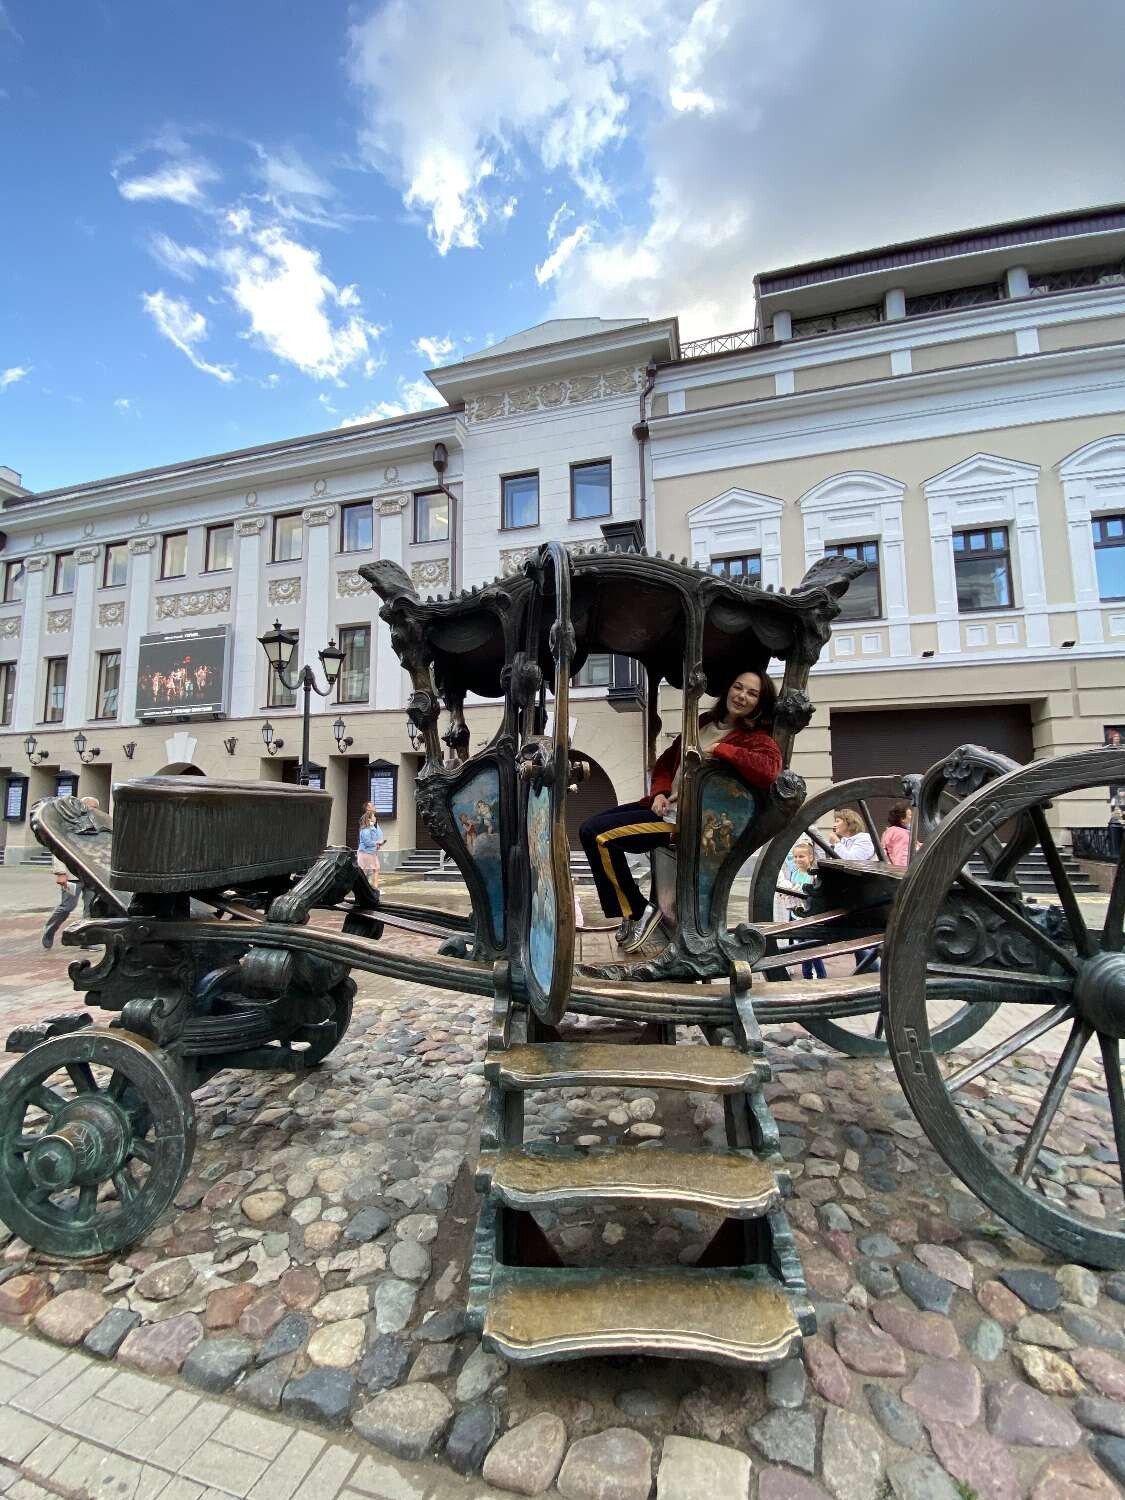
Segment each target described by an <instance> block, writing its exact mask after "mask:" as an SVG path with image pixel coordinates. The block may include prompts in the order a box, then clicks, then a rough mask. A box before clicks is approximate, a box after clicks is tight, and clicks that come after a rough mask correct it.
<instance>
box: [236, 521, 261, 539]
mask: <svg viewBox="0 0 1125 1500" xmlns="http://www.w3.org/2000/svg"><path fill="white" fill-rule="evenodd" d="M234 529H235V530H236V531H237V532H238V534H239V536H261V534H262V532H263V531H265V529H266V518H265V516H241V517H239V519H238V520H237V521H236V522H235V528H234Z"/></svg>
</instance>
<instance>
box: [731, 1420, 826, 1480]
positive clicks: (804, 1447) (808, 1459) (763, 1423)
mask: <svg viewBox="0 0 1125 1500" xmlns="http://www.w3.org/2000/svg"><path fill="white" fill-rule="evenodd" d="M832 1410H835V1408H832ZM747 1434H748V1436H749V1438H750V1441H751V1442H752V1443H753V1444H754V1446H755V1447H756V1448H758V1449H760V1451H761V1452H762V1454H763V1455H764V1456H765V1457H766V1458H767V1459H768V1460H769V1461H770V1463H775V1464H790V1465H792V1467H793V1468H795V1469H801V1470H803V1471H804V1472H805V1473H806V1474H815V1473H816V1417H815V1416H814V1415H813V1414H812V1412H811V1411H781V1410H775V1411H770V1412H767V1413H766V1415H765V1416H764V1417H761V1418H760V1419H759V1420H758V1421H757V1422H754V1423H752V1424H751V1425H750V1426H749V1427H748V1428H747Z"/></svg>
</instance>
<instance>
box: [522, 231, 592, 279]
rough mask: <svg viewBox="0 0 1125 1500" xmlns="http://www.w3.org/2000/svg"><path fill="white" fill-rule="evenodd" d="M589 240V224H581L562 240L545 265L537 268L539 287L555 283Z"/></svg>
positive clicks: (536, 275) (536, 276)
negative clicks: (563, 269)
mask: <svg viewBox="0 0 1125 1500" xmlns="http://www.w3.org/2000/svg"><path fill="white" fill-rule="evenodd" d="M589 238H590V226H589V224H579V226H578V228H577V229H575V230H574V231H572V233H570V234H568V235H567V237H566V239H565V240H560V241H559V243H558V244H557V245H556V247H555V248H554V250H552V251H551V253H550V255H548V257H547V259H546V260H545V261H544V262H543V264H542V265H540V266H536V267H535V279H536V281H537V282H538V283H539V285H540V286H546V285H547V283H548V281H553V280H554V279H555V277H556V276H557V275H558V274H559V272H560V271H561V270H562V268H563V267H564V266H565V265H566V263H567V261H568V260H569V259H570V257H571V256H572V255H573V254H574V252H575V251H576V250H577V249H578V248H579V247H580V246H581V245H584V244H585V243H586V241H587V240H588V239H589Z"/></svg>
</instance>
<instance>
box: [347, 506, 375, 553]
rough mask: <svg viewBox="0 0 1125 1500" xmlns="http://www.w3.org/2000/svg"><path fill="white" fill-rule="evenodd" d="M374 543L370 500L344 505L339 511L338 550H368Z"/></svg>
mask: <svg viewBox="0 0 1125 1500" xmlns="http://www.w3.org/2000/svg"><path fill="white" fill-rule="evenodd" d="M374 545H375V529H374V520H373V517H372V512H371V501H370V500H361V501H360V502H359V504H358V505H345V506H344V508H343V510H342V511H341V512H340V551H341V552H370V551H371V549H372V547H374Z"/></svg>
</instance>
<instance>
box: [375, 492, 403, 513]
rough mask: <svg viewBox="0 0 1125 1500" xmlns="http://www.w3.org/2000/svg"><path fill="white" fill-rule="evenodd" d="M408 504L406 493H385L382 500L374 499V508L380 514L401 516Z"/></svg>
mask: <svg viewBox="0 0 1125 1500" xmlns="http://www.w3.org/2000/svg"><path fill="white" fill-rule="evenodd" d="M409 504H410V501H409V499H408V498H407V496H406V495H386V496H384V498H383V499H382V500H376V502H375V509H376V510H377V511H378V512H379V514H380V515H381V516H401V515H402V513H403V511H404V510H405V509H406V507H407V506H408V505H409Z"/></svg>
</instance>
